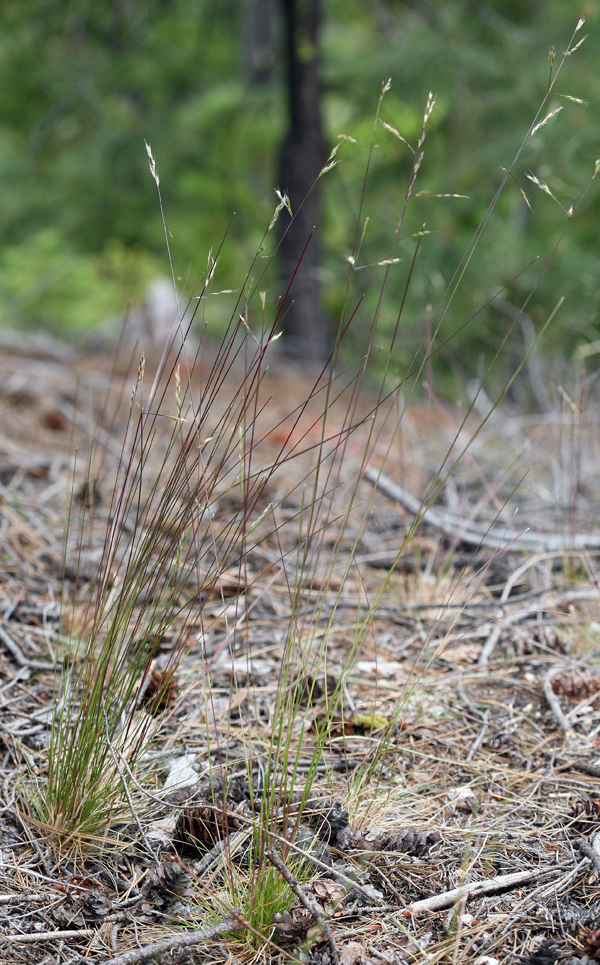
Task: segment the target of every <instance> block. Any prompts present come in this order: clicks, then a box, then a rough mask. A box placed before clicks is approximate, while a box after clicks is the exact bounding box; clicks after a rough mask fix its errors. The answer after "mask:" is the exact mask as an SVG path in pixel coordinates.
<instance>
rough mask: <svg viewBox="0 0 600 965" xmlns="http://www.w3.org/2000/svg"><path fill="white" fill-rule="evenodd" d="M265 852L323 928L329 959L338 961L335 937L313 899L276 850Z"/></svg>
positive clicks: (338, 955) (338, 954)
mask: <svg viewBox="0 0 600 965" xmlns="http://www.w3.org/2000/svg"><path fill="white" fill-rule="evenodd" d="M265 853H266V855H267V858H268V859H269V861H270V862H271V864H273V865H275V867H276V868H277V870H278V872H279V873H280V875H281V876H282V878H285V880H286V881H287V883H288V885H289V886H290V888H291V889H292V891H293V892H294V894H295V895H297V896H298V898H299V899H300V901H301V902H302V904H303V905H304V907H305V908H306V910H307V911H309V912H310V913H311V915H312V916H313V918H314V919H315V921H316V923H317V925H318V926H319V927H320V928H322V929H323V934H324V935H325V938H326V939H327V941H328V942H329V950H330V952H331V960H332V961H333V962H334V963H337V962H339V960H340V953H339V951H338V947H337V945H336V943H335V938H334V937H333V935H332V934H331V928H330V927H329V924H328V922H327V920H326V918H325V917H324V916H323V913H322V912H321V911H319V909H318V908H317V906H316V905H315V903H314V902H313V901H310V900H309V899H308V898H307V897H306V895H305V894H304V892H303V891H302V888H301V887H300V885H299V884H298V879H297V878H294V876H293V874H292V873H291V871H288V869H287V868H286V866H285V864H284V862H283V860H282V859H281V858H280V857H279V855H278V854H277V852H276V851H267V852H265Z"/></svg>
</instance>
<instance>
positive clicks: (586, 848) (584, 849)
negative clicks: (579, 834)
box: [573, 835, 600, 878]
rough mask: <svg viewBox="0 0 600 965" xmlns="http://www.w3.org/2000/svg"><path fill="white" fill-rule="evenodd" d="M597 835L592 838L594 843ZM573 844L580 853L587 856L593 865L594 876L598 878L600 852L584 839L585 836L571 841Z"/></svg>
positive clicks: (599, 873) (599, 872)
mask: <svg viewBox="0 0 600 965" xmlns="http://www.w3.org/2000/svg"><path fill="white" fill-rule="evenodd" d="M597 837H598V835H596V838H595V839H594V844H595V843H596V840H597ZM573 846H574V847H575V848H577V850H578V851H581V853H582V854H584V855H585V856H586V858H589V859H590V861H591V862H592V864H593V866H594V871H595V872H596V877H598V878H600V854H599V853H598V852H597V851H596V848H595V847H594V846H593V845H591V844H590V843H589V841H586V840H585V838H577V840H576V841H574V842H573Z"/></svg>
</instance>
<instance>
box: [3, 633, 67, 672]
mask: <svg viewBox="0 0 600 965" xmlns="http://www.w3.org/2000/svg"><path fill="white" fill-rule="evenodd" d="M0 642H1V643H3V644H4V646H5V647H6V649H7V650H8V652H9V653H10V654H11V656H12V657H13V658H14V659H15V660H16V662H17V663H18V664H19V667H30V668H31V669H32V670H56V667H55V666H54V664H53V663H45V662H44V661H43V660H29V659H28V658H27V657H26V656H25V654H24V653H23V651H22V650H21V648H20V646H19V644H18V643H17V642H16V640H13V638H12V637H11V635H10V633H8V631H6V630H5V629H4V627H0Z"/></svg>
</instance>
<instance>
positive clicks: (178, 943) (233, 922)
mask: <svg viewBox="0 0 600 965" xmlns="http://www.w3.org/2000/svg"><path fill="white" fill-rule="evenodd" d="M243 927H244V926H243V925H242V923H241V922H239V921H238V920H237V918H224V919H223V921H220V922H219V923H218V924H217V925H211V927H210V928H199V929H198V931H194V932H182V933H181V934H179V935H172V936H171V938H164V939H163V940H162V942H155V943H154V944H153V945H144V947H143V948H132V949H131V950H130V951H128V952H123V954H122V955H116V956H114V957H111V958H105V959H104V961H103V962H101V963H100V965H135V962H145V961H147V959H149V958H152V957H153V956H154V955H161V954H162V953H163V952H170V951H171V949H173V948H189V947H190V946H194V945H199V944H200V943H201V942H208V941H210V940H211V939H212V938H217V937H218V936H219V935H227V934H228V933H230V932H233V931H237V930H238V929H239V928H243Z"/></svg>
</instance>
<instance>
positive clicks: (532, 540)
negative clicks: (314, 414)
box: [364, 469, 600, 552]
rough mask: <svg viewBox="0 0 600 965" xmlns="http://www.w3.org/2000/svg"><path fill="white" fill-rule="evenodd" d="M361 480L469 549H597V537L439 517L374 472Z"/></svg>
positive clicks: (599, 540)
mask: <svg viewBox="0 0 600 965" xmlns="http://www.w3.org/2000/svg"><path fill="white" fill-rule="evenodd" d="M364 477H365V479H367V480H368V481H369V482H370V483H372V484H373V485H374V486H377V488H378V489H381V491H382V492H384V493H385V494H386V496H389V497H390V499H394V500H395V501H396V502H397V503H400V505H402V506H404V508H405V509H407V510H408V511H409V513H412V515H413V516H415V517H417V518H418V519H420V521H421V522H424V523H427V524H428V525H429V526H434V527H435V528H436V529H439V530H441V531H442V532H443V533H446V535H447V536H451V537H453V538H454V539H458V540H460V541H461V542H462V543H468V544H469V545H470V546H487V547H489V548H490V549H495V550H502V549H504V550H507V549H510V550H512V551H513V552H520V551H521V550H522V549H523V547H525V549H528V550H530V551H533V552H537V551H540V550H542V551H543V550H548V551H549V552H561V551H562V550H565V549H576V550H579V549H598V548H600V533H590V534H587V533H574V534H573V536H571V537H564V536H562V535H561V534H559V533H536V532H532V531H531V530H528V529H526V530H525V531H524V532H520V533H516V532H514V531H512V532H511V531H510V530H509V529H508V526H506V527H504V526H490V527H487V526H482V525H480V524H479V523H474V522H473V521H472V520H470V519H467V518H466V517H464V516H457V515H456V514H455V513H447V512H442V513H441V512H438V510H437V509H432V508H431V507H430V506H425V505H424V504H423V503H422V502H419V500H418V499H415V497H414V496H412V495H411V494H410V493H409V492H407V491H406V490H405V489H402V487H401V486H397V485H396V483H394V482H392V480H391V479H388V477H387V476H385V475H384V474H383V473H382V472H379V471H378V470H377V469H367V470H366V472H365V473H364Z"/></svg>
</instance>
